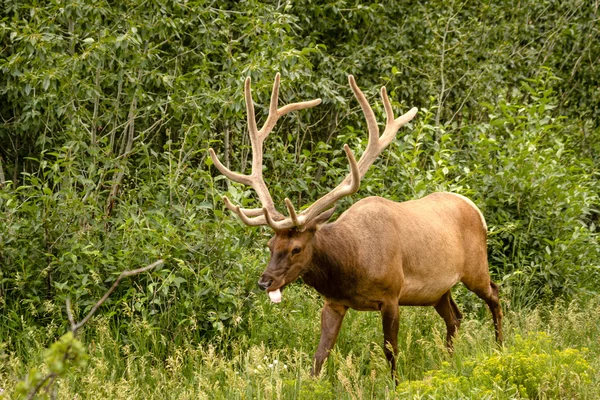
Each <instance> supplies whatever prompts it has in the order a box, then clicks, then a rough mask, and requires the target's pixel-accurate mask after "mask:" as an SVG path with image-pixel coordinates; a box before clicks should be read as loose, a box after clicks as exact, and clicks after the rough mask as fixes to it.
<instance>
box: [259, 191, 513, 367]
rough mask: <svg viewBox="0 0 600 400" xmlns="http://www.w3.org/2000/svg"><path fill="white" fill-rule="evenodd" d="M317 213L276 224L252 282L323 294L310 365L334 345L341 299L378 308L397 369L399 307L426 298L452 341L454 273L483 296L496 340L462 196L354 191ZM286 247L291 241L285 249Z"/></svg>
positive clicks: (489, 295) (494, 307) (490, 297)
mask: <svg viewBox="0 0 600 400" xmlns="http://www.w3.org/2000/svg"><path fill="white" fill-rule="evenodd" d="M331 214H332V211H328V212H325V213H323V214H322V215H321V216H319V217H318V218H316V219H315V220H313V221H311V222H310V223H309V224H308V225H307V226H306V227H305V228H304V229H302V230H301V229H296V228H292V229H285V230H281V231H276V233H275V236H274V237H273V238H272V239H271V240H270V241H269V248H270V249H271V260H270V262H269V265H268V267H267V269H266V270H265V272H264V274H263V275H262V277H261V279H260V281H259V284H261V285H262V286H263V287H267V290H268V291H273V290H276V289H279V288H282V287H284V286H285V285H287V284H289V283H291V282H293V281H294V280H296V279H297V278H298V277H300V276H301V277H302V278H303V280H304V282H306V283H307V284H308V285H310V286H312V287H314V288H315V289H316V290H317V291H318V292H319V293H321V294H322V295H323V296H324V297H325V307H324V308H323V311H322V316H321V322H322V327H321V340H320V342H319V347H318V349H317V352H316V354H315V358H314V368H313V371H312V372H313V374H318V373H319V371H320V370H321V366H322V364H323V361H324V360H325V358H326V357H327V355H328V354H329V351H330V350H331V348H332V347H333V345H334V344H335V341H336V338H337V335H338V332H339V329H340V327H341V323H342V320H343V318H344V315H345V313H346V310H347V309H348V308H352V309H356V310H369V311H376V310H377V311H380V312H381V314H382V318H383V330H384V353H385V355H386V357H387V359H388V361H389V362H390V364H391V367H392V374H394V371H395V368H396V362H395V355H396V353H397V341H398V339H397V336H398V306H399V305H418V306H434V307H435V309H436V311H437V312H438V313H439V315H440V316H441V317H442V318H443V319H444V321H445V323H446V327H447V338H446V340H447V346H448V348H449V349H450V350H451V348H452V337H453V336H454V334H455V333H456V330H457V329H458V326H459V325H460V320H461V318H462V315H461V314H460V311H459V310H458V307H457V306H456V303H455V302H454V300H453V299H452V297H451V295H450V289H451V288H452V287H453V286H454V285H456V284H457V283H458V282H462V283H464V284H465V286H466V287H467V288H468V289H469V290H471V291H473V292H474V293H475V294H477V295H478V296H479V297H481V298H482V299H483V300H485V301H486V303H487V304H488V306H489V307H490V310H491V311H492V316H493V319H494V325H495V331H496V340H497V341H498V342H499V343H501V342H502V324H501V319H502V311H501V309H500V303H499V298H498V287H497V286H496V284H494V283H493V282H492V281H491V280H490V275H489V271H488V262H487V251H486V240H487V239H486V236H487V232H486V226H485V220H484V219H483V216H482V215H481V213H480V212H479V210H478V209H477V208H476V206H475V205H474V204H473V203H472V202H470V201H469V200H468V199H466V198H464V197H462V196H458V195H454V194H451V193H434V194H431V195H429V196H427V197H424V198H422V199H419V200H412V201H407V202H403V203H396V202H392V201H390V200H386V199H383V198H381V197H368V198H366V199H363V200H360V201H359V202H357V203H356V204H354V205H353V206H352V207H350V208H349V209H348V210H347V211H346V212H345V213H343V214H342V215H341V216H340V217H339V218H338V220H337V221H335V222H333V223H330V224H326V225H322V224H323V223H324V222H325V221H326V220H327V219H328V218H329V217H330V216H331ZM294 249H296V250H295V251H294Z"/></svg>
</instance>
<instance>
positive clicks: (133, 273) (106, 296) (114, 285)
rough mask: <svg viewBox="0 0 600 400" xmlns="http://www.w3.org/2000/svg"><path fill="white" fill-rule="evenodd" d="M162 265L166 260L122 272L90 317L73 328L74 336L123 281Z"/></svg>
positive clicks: (90, 313)
mask: <svg viewBox="0 0 600 400" xmlns="http://www.w3.org/2000/svg"><path fill="white" fill-rule="evenodd" d="M162 263H164V260H158V261H155V262H153V263H152V264H150V265H148V266H146V267H143V268H138V269H134V270H131V271H123V272H121V275H119V277H118V278H117V280H116V281H115V282H114V283H113V285H112V286H111V287H110V289H108V291H107V292H106V293H104V296H102V298H101V299H100V300H98V302H97V303H96V304H94V306H93V307H92V309H91V310H90V312H89V313H88V315H86V316H85V318H84V319H82V320H81V321H80V322H79V323H77V324H75V325H74V326H72V327H71V330H72V331H73V334H75V333H76V332H77V330H78V329H79V328H81V327H82V326H83V325H85V324H86V323H87V322H88V321H89V319H90V318H92V316H93V315H94V314H95V313H96V311H97V310H98V308H99V307H100V306H101V305H102V304H104V302H105V301H106V300H107V299H108V297H109V296H110V295H111V294H112V292H114V291H115V289H116V288H117V286H119V283H120V282H121V279H123V278H125V277H128V276H133V275H138V274H141V273H142V272H147V271H150V270H151V269H153V268H156V267H158V266H159V265H161V264H162Z"/></svg>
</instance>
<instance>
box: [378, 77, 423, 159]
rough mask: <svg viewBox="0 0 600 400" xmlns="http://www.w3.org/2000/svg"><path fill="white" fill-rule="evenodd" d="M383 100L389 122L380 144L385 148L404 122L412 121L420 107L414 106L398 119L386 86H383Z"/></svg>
mask: <svg viewBox="0 0 600 400" xmlns="http://www.w3.org/2000/svg"><path fill="white" fill-rule="evenodd" d="M381 100H382V101H383V107H384V108H385V115H386V118H387V122H386V124H385V130H384V131H383V134H382V135H381V140H380V141H379V142H380V146H382V148H385V147H387V145H388V144H390V143H391V142H392V140H394V137H396V132H398V130H399V129H400V128H402V126H404V124H406V123H407V122H409V121H411V120H412V119H413V118H414V117H415V115H416V114H417V111H418V109H417V107H413V108H411V109H410V110H409V111H408V112H407V113H406V114H403V115H401V116H400V117H398V118H397V119H394V111H393V110H392V105H391V104H390V99H389V98H388V96H387V91H386V90H385V86H382V87H381Z"/></svg>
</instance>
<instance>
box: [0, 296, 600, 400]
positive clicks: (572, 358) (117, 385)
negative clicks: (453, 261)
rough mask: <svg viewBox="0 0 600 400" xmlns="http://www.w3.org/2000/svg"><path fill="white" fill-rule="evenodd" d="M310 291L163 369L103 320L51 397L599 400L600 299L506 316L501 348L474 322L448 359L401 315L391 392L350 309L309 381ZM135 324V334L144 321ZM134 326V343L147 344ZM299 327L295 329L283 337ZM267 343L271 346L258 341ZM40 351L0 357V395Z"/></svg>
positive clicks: (192, 346) (265, 305)
mask: <svg viewBox="0 0 600 400" xmlns="http://www.w3.org/2000/svg"><path fill="white" fill-rule="evenodd" d="M307 293H309V292H308V290H307V289H306V288H304V287H303V286H301V285H293V286H292V287H290V288H289V289H286V297H285V298H284V301H283V302H282V303H281V304H280V305H279V306H280V307H281V308H283V309H284V310H285V311H287V312H288V313H291V315H294V318H293V319H294V321H289V319H290V318H288V320H282V319H281V318H280V315H277V314H276V315H275V316H274V317H273V318H271V319H270V320H265V319H266V318H269V313H270V311H271V310H273V309H274V307H273V306H272V304H271V303H270V302H269V301H268V299H267V298H266V296H263V299H262V301H258V302H257V303H256V313H257V314H258V315H264V317H262V318H257V319H254V320H253V321H252V322H251V323H250V324H251V325H252V326H251V329H256V330H259V329H262V330H266V331H268V332H267V333H265V334H264V336H263V337H262V338H256V335H254V334H251V335H250V334H248V335H245V334H242V335H238V336H237V338H235V339H234V340H233V341H232V342H231V343H230V351H228V352H223V351H221V350H219V347H218V346H215V345H211V344H206V343H203V344H197V343H185V344H182V345H179V346H177V348H175V349H173V351H171V352H170V354H169V355H168V356H167V357H165V358H164V359H163V360H160V361H158V360H157V358H156V356H155V354H154V352H153V351H152V350H149V351H140V350H138V349H136V348H135V347H134V346H132V345H130V344H126V343H123V341H122V340H121V339H120V338H118V337H117V336H115V335H114V334H113V332H111V331H110V330H109V329H108V327H109V325H108V323H107V322H108V320H109V318H107V317H101V318H99V319H96V320H93V321H92V322H91V324H92V326H90V329H94V330H96V331H97V332H99V334H98V337H97V338H96V339H95V340H94V341H93V342H91V343H90V345H89V350H88V354H89V361H88V365H87V366H85V367H82V368H78V369H77V370H76V371H74V373H72V374H67V375H66V376H65V377H64V378H63V379H61V384H60V385H58V386H57V398H75V397H79V398H110V399H116V400H117V399H127V398H132V397H135V398H138V397H143V398H147V399H163V398H178V399H215V398H216V399H247V398H285V399H305V398H308V399H321V398H333V399H364V398H367V399H431V398H435V399H456V398H468V399H481V398H484V399H485V398H494V399H519V398H530V399H533V398H538V399H561V398H562V399H580V398H583V399H586V398H589V399H594V398H598V396H599V395H600V392H599V390H600V373H599V372H598V371H600V342H599V341H598V340H597V338H598V334H599V333H600V325H599V324H598V320H599V317H600V307H599V302H598V300H597V299H596V300H593V301H589V302H585V303H581V304H578V303H571V304H568V305H557V306H555V307H551V308H547V307H540V308H536V309H533V310H519V311H516V312H507V313H506V314H505V319H504V321H505V323H506V327H507V329H508V330H507V331H508V332H511V333H510V335H508V336H507V338H506V339H507V340H506V345H505V347H504V348H503V349H499V348H498V347H497V346H496V345H495V343H494V340H493V332H492V331H493V327H492V323H491V321H490V320H489V318H488V319H486V321H485V322H483V321H479V320H477V319H471V317H470V316H469V318H466V319H465V320H464V321H463V325H462V327H461V330H460V331H459V335H458V337H457V339H456V346H455V352H454V355H453V356H449V355H448V353H447V351H446V349H445V346H444V340H445V329H444V328H443V322H442V321H441V320H440V318H439V317H438V316H437V315H436V313H435V311H434V310H433V309H428V308H421V307H410V308H405V309H403V313H402V319H401V332H402V333H401V338H402V341H401V342H402V343H401V346H400V347H401V349H400V353H401V354H400V357H401V359H402V363H403V364H404V365H403V366H402V368H401V369H400V370H399V372H400V385H399V386H398V387H397V388H396V387H395V385H394V382H393V381H392V379H391V377H390V372H389V368H388V366H387V362H386V360H385V357H384V355H383V351H382V348H381V342H382V340H381V337H378V338H377V339H375V342H376V343H374V337H375V336H377V335H379V334H380V319H379V318H378V317H376V316H375V317H374V313H367V312H353V311H350V312H349V315H348V316H347V320H345V321H344V327H343V329H342V332H341V335H342V336H341V337H340V340H339V341H338V345H337V346H336V348H335V349H334V351H333V353H332V355H331V357H330V359H329V361H328V362H327V363H326V365H325V369H324V372H323V373H322V375H321V376H320V377H319V378H318V379H314V378H311V377H310V376H308V371H309V365H310V361H311V357H312V351H313V347H314V345H315V342H316V341H317V337H316V335H315V334H316V332H317V331H318V323H319V322H318V321H319V317H318V311H319V304H318V303H317V302H315V301H314V299H313V298H312V297H311V296H310V295H307ZM300 310H304V312H299V311H300ZM294 311H296V312H294ZM133 324H135V325H139V326H141V325H142V324H143V321H135V322H133ZM254 325H255V326H254ZM139 326H136V327H135V330H136V331H137V332H138V333H137V334H138V335H144V334H145V332H144V331H143V328H141V327H139ZM304 326H308V327H309V328H307V329H304ZM294 327H296V328H298V329H295V330H294V329H290V328H294ZM138 328H139V329H138ZM269 333H270V334H269ZM267 337H270V338H272V339H273V340H274V342H272V343H269V342H267V341H264V340H263V338H267ZM261 342H262V343H261ZM281 343H285V344H284V345H281ZM42 353H43V349H42V348H41V347H39V346H38V347H35V348H33V349H31V354H32V355H33V356H34V360H33V361H31V362H30V363H28V364H27V363H26V362H25V360H23V359H22V358H20V357H18V356H17V355H15V354H14V353H10V354H9V355H8V357H6V358H5V359H4V360H5V362H4V363H3V364H0V387H1V388H4V389H5V390H6V391H5V394H4V397H5V398H14V397H15V395H14V386H15V383H16V381H17V380H18V379H20V378H21V377H22V376H23V374H24V373H25V371H27V370H28V368H30V367H31V366H35V365H37V362H38V361H37V360H38V359H41V357H42ZM43 368H46V367H43ZM0 398H2V396H0Z"/></svg>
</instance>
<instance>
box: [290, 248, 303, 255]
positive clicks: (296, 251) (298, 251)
mask: <svg viewBox="0 0 600 400" xmlns="http://www.w3.org/2000/svg"><path fill="white" fill-rule="evenodd" d="M301 250H302V249H301V248H300V247H294V248H293V249H292V255H295V254H298V253H300V251H301Z"/></svg>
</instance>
